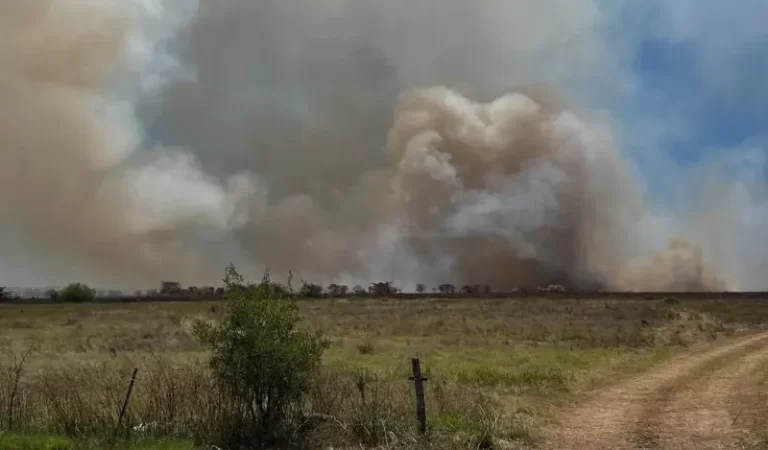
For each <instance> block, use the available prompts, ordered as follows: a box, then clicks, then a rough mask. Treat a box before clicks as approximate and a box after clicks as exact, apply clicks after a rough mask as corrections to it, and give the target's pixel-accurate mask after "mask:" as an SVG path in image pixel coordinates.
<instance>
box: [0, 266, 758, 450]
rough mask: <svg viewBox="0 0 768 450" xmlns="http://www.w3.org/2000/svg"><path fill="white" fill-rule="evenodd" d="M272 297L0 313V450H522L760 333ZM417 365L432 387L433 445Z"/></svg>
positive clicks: (245, 291) (259, 288) (637, 319)
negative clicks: (566, 409) (729, 342)
mask: <svg viewBox="0 0 768 450" xmlns="http://www.w3.org/2000/svg"><path fill="white" fill-rule="evenodd" d="M275 286H277V284H276V283H274V282H273V281H272V280H271V279H270V278H269V274H265V276H264V278H263V279H262V280H261V281H258V282H255V283H250V282H247V281H246V280H244V279H243V278H242V277H241V276H240V275H239V274H238V273H237V271H236V269H235V268H234V267H231V266H230V267H229V268H227V270H226V273H225V278H224V289H223V290H224V292H225V294H224V295H225V296H226V301H225V302H218V301H199V302H167V303H153V302H147V303H132V304H100V303H92V302H89V301H88V300H87V299H86V300H84V301H82V302H73V303H69V302H68V303H61V304H49V305H19V304H11V305H4V306H1V307H0V330H1V331H0V430H2V431H1V432H0V448H2V449H5V448H10V449H15V448H19V449H30V450H32V449H48V450H56V449H69V448H77V449H90V448H92V449H94V450H98V449H102V448H129V449H147V450H156V449H174V450H175V449H188V448H189V449H192V448H194V449H213V448H216V447H218V448H221V449H241V448H242V449H245V448H297V449H299V448H302V449H303V448H307V449H313V448H318V449H327V448H330V447H333V448H402V449H410V448H413V449H416V448H419V449H424V448H435V449H468V448H474V449H477V448H486V449H491V448H507V449H513V448H524V447H525V446H529V445H530V444H532V443H535V442H536V441H537V439H538V437H539V430H540V429H541V427H542V426H543V425H545V424H547V423H548V422H549V421H550V420H552V418H553V417H554V413H555V412H556V411H557V409H558V408H559V407H560V406H563V405H565V404H567V403H569V402H570V401H572V400H574V399H576V398H578V396H579V395H581V393H583V392H585V391H588V390H589V389H591V388H592V387H594V386H597V385H604V384H605V383H609V382H612V381H615V380H618V379H620V378H622V377H625V376H629V375H631V374H634V373H637V372H640V371H643V370H647V369H648V368H650V367H652V366H653V365H654V364H657V363H658V362H660V361H663V360H664V359H665V358H667V357H669V356H670V355H673V354H675V353H676V352H678V351H680V350H681V349H686V348H689V347H691V346H707V345H709V344H710V343H711V342H713V341H716V340H719V339H722V338H725V337H727V336H729V335H731V334H733V333H734V332H735V331H734V330H736V329H738V328H747V327H750V326H752V327H754V326H757V324H759V323H760V321H761V320H765V318H766V317H768V309H766V308H763V307H762V306H761V305H758V304H756V303H753V304H748V303H746V302H745V303H744V304H736V305H732V306H733V307H731V308H729V307H725V306H721V305H718V304H717V303H716V302H715V301H703V302H695V301H677V300H675V299H670V298H666V299H664V298H662V299H642V298H638V299H622V300H611V299H605V298H599V299H590V298H575V297H574V298H569V297H557V298H551V297H547V296H542V297H529V298H523V299H483V298H475V297H472V298H466V299H458V298H457V299H440V298H432V299H430V298H424V299H419V300H407V299H399V300H393V299H387V298H386V297H383V298H357V299H350V298H345V297H344V296H343V295H341V294H342V288H340V287H336V288H334V289H336V291H335V293H336V294H339V295H334V296H333V297H332V298H327V299H323V300H316V299H296V298H293V297H291V296H289V295H287V293H286V292H285V291H284V290H281V289H276V288H275ZM305 289H308V292H309V291H311V289H310V288H305ZM88 291H89V290H88V289H87V288H86V290H85V291H83V290H82V289H81V288H79V290H78V292H88ZM91 292H92V291H91ZM343 292H344V293H346V292H348V290H344V291H343ZM60 295H61V294H60ZM755 314H757V315H760V316H761V317H760V318H759V319H755V317H754V316H755ZM414 356H418V357H420V358H421V361H422V369H423V371H424V375H425V376H426V377H428V378H429V379H428V381H427V382H426V401H427V417H428V432H427V435H426V436H421V435H420V434H419V433H418V427H417V424H416V416H415V409H414V397H413V396H414V394H413V383H412V382H411V381H409V380H408V377H409V376H410V375H411V374H410V359H411V357H414ZM134 368H138V376H137V380H136V384H135V387H134V390H133V393H132V396H131V399H130V402H129V406H128V408H127V410H126V414H125V416H124V417H123V419H122V421H120V420H119V417H120V411H121V407H122V403H123V401H124V399H125V395H126V391H127V389H128V384H129V379H130V376H131V374H132V372H133V369H134ZM214 446H216V447H214Z"/></svg>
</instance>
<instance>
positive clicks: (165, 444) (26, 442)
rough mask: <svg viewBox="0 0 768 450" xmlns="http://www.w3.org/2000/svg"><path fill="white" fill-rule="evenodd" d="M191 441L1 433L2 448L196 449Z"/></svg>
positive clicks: (81, 449) (90, 449)
mask: <svg viewBox="0 0 768 450" xmlns="http://www.w3.org/2000/svg"><path fill="white" fill-rule="evenodd" d="M194 448H195V447H194V444H193V443H192V442H190V441H178V440H140V441H133V442H120V443H117V444H115V443H111V444H105V443H98V442H93V441H91V442H83V441H75V440H72V439H69V438H66V437H62V436H49V435H37V434H14V433H2V434H0V450H117V449H119V450H194Z"/></svg>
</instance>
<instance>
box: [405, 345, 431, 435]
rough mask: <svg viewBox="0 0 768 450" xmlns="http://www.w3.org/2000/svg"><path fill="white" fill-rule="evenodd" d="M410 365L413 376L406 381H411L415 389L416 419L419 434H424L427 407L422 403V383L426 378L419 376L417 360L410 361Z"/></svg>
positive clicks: (419, 365)
mask: <svg viewBox="0 0 768 450" xmlns="http://www.w3.org/2000/svg"><path fill="white" fill-rule="evenodd" d="M411 364H412V366H413V376H412V377H408V379H409V380H411V381H413V382H414V385H415V387H416V418H417V419H418V420H419V432H420V433H421V434H425V433H426V432H427V407H426V403H425V402H424V382H425V381H427V378H426V377H422V376H421V362H420V361H419V358H413V359H411Z"/></svg>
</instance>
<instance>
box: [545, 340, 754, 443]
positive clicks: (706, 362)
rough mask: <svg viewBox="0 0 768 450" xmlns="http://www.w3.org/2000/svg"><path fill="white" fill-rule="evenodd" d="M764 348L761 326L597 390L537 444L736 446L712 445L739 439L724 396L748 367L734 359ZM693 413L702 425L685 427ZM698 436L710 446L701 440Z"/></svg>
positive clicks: (691, 420) (747, 356)
mask: <svg viewBox="0 0 768 450" xmlns="http://www.w3.org/2000/svg"><path fill="white" fill-rule="evenodd" d="M766 352H768V333H766V332H763V333H760V334H755V335H750V336H747V337H744V338H741V339H738V340H736V341H731V342H728V343H727V344H723V345H720V346H718V347H716V348H714V349H712V350H709V351H705V352H700V353H691V354H688V355H684V356H681V357H677V358H675V359H673V360H671V361H668V362H667V363H664V364H662V365H661V366H660V367H659V368H658V369H656V370H653V371H651V372H649V373H646V374H644V375H642V376H639V377H636V378H633V379H630V380H628V381H626V382H621V383H618V384H616V385H613V386H610V387H607V388H606V389H604V390H601V391H598V392H596V393H595V394H594V396H593V397H592V399H591V400H589V401H587V402H585V403H582V404H580V405H577V406H575V407H574V408H572V409H570V410H568V411H566V412H565V413H564V414H563V415H562V419H561V421H560V422H559V424H557V425H556V426H555V427H553V428H552V429H551V430H550V431H549V432H548V433H546V437H547V438H546V439H545V441H544V444H543V445H542V446H540V447H539V448H541V449H542V450H576V449H578V450H603V449H605V450H608V449H610V450H639V449H654V450H657V449H658V450H662V449H663V450H673V449H674V450H677V449H681V450H682V449H689V448H690V449H693V448H696V449H706V448H725V449H732V448H739V447H722V446H718V445H720V444H721V443H723V442H721V441H722V440H723V439H725V441H726V442H725V444H728V445H730V444H732V445H739V444H738V441H739V437H740V436H736V435H737V434H739V433H737V432H735V431H734V430H732V428H733V427H731V422H730V421H729V419H728V418H729V415H728V414H727V401H728V398H729V397H730V392H729V386H735V384H736V382H737V381H738V379H739V377H743V376H746V375H747V374H748V370H749V369H748V367H746V366H748V365H747V364H744V365H743V366H745V367H742V365H741V364H736V363H735V361H739V360H748V359H758V358H759V357H762V355H763V354H766ZM719 368H722V371H720V370H718V369H719ZM718 375H719V376H718ZM689 387H692V389H690V392H689ZM696 420H704V421H705V422H704V423H707V424H708V425H706V427H704V426H699V425H696V426H695V427H694V426H691V423H692V422H693V421H696ZM697 430H698V433H699V434H698V435H697V434H696V433H697ZM676 433H677V434H678V435H675V434H676ZM723 435H725V437H723ZM721 437H722V439H721ZM703 440H708V441H707V443H706V445H709V446H702V443H703V442H704V441H703ZM689 443H690V444H689Z"/></svg>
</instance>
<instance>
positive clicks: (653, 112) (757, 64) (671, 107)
mask: <svg viewBox="0 0 768 450" xmlns="http://www.w3.org/2000/svg"><path fill="white" fill-rule="evenodd" d="M608 9H610V10H611V11H610V13H609V15H608V17H607V18H604V23H605V24H606V25H607V26H606V27H605V28H604V30H603V39H604V40H606V41H607V42H609V43H610V45H611V47H612V48H615V49H616V50H615V51H616V52H623V53H622V54H621V55H620V56H619V58H620V59H622V65H623V68H624V70H625V71H627V73H626V74H625V76H626V77H627V78H630V79H631V80H632V82H633V87H634V90H633V91H632V95H631V96H628V97H625V98H623V99H622V101H621V102H620V103H618V104H619V105H620V106H618V107H614V108H612V110H613V111H614V112H616V113H618V115H619V118H618V120H619V121H620V122H621V123H622V126H623V127H624V128H627V129H628V131H627V139H626V140H625V141H624V145H625V152H626V153H627V154H628V155H629V156H630V157H631V158H632V160H633V161H634V162H635V163H636V164H637V165H638V169H639V171H640V173H641V174H642V175H643V177H644V178H645V179H646V181H647V182H648V183H649V185H650V186H649V191H650V193H651V194H652V195H654V197H656V199H657V200H660V201H662V202H664V201H667V202H669V201H673V200H672V199H674V198H675V191H676V190H677V189H679V188H681V184H683V183H684V182H685V180H684V179H682V177H679V176H678V175H677V174H676V173H675V171H676V170H677V169H680V168H690V167H693V166H694V165H696V164H697V163H701V162H704V161H706V160H708V159H711V158H716V159H723V158H730V157H736V158H738V157H740V153H743V152H750V153H753V154H754V153H760V154H763V155H764V154H765V152H766V150H768V148H766V147H765V145H764V142H765V141H764V140H761V137H763V136H767V135H768V26H766V25H765V24H766V23H768V2H764V1H757V0H738V1H736V2H733V3H729V2H723V1H719V0H698V1H694V0H675V1H664V0H649V1H646V2H642V3H641V2H632V1H624V2H623V4H622V6H621V7H616V6H615V4H612V5H611V6H610V7H608V8H605V11H607V10H608ZM605 11H604V12H605ZM749 160H750V161H753V162H757V161H761V159H760V158H755V157H751V158H749ZM752 181H755V180H752ZM760 181H763V180H760ZM676 200H680V199H679V198H678V199H676Z"/></svg>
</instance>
